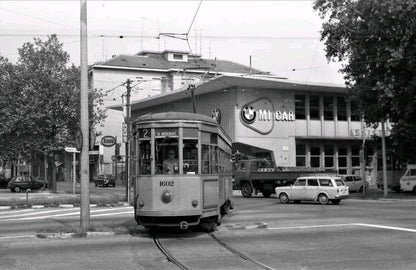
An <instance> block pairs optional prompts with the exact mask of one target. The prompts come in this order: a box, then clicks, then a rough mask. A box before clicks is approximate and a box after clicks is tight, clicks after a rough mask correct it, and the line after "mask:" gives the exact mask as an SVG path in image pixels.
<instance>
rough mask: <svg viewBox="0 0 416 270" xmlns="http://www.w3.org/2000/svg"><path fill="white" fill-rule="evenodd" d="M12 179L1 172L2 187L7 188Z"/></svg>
mask: <svg viewBox="0 0 416 270" xmlns="http://www.w3.org/2000/svg"><path fill="white" fill-rule="evenodd" d="M9 180H10V179H6V177H4V176H3V175H1V174H0V187H2V188H7V184H8V183H9Z"/></svg>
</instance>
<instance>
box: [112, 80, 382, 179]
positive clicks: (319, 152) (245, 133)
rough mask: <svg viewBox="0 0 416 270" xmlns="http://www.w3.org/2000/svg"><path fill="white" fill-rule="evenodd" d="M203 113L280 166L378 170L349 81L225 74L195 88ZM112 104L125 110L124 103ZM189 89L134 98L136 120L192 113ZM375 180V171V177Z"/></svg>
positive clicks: (249, 152) (249, 151)
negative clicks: (349, 97)
mask: <svg viewBox="0 0 416 270" xmlns="http://www.w3.org/2000/svg"><path fill="white" fill-rule="evenodd" d="M194 93H195V103H196V106H195V107H196V108H197V113H200V114H204V115H208V116H211V117H214V118H215V119H217V121H218V122H219V123H220V124H221V126H222V127H223V128H224V130H225V131H226V132H227V133H228V134H229V136H230V137H231V138H232V141H233V151H234V152H235V151H239V152H241V153H243V154H244V155H246V156H249V157H256V158H268V159H270V160H272V161H274V163H275V164H276V165H277V166H284V167H312V168H313V167H316V168H318V167H319V168H327V169H335V170H337V171H338V173H339V174H351V173H357V171H359V170H360V150H361V148H362V146H363V144H364V146H365V149H366V157H365V158H366V166H367V167H366V169H367V171H368V173H369V174H373V175H374V173H375V172H373V170H372V168H373V167H374V166H375V164H374V163H375V162H376V155H375V153H376V151H377V148H376V146H375V144H374V141H373V135H377V134H379V133H380V131H379V130H374V129H368V128H366V127H365V126H364V125H363V122H362V121H361V118H360V116H357V115H355V114H354V104H351V103H350V102H348V101H347V99H346V94H347V89H346V88H345V86H343V85H323V84H304V83H299V82H294V81H290V80H286V79H276V78H271V77H267V76H253V75H251V76H232V75H222V76H218V77H215V78H212V79H210V80H208V81H206V82H204V83H202V84H201V85H199V86H197V87H196V88H195V89H194ZM111 108H112V109H116V110H121V107H120V106H112V107H111ZM192 110H193V106H192V99H191V92H190V90H189V89H187V90H182V91H178V92H173V93H165V94H161V95H158V96H153V97H149V98H146V99H143V100H140V101H135V102H132V119H133V121H134V119H135V118H136V117H138V116H140V115H143V114H147V113H156V112H167V111H182V112H192ZM374 179H375V176H374Z"/></svg>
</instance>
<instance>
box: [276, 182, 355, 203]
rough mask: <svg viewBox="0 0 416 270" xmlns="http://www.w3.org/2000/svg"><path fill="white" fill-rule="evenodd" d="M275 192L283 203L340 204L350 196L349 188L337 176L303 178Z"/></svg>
mask: <svg viewBox="0 0 416 270" xmlns="http://www.w3.org/2000/svg"><path fill="white" fill-rule="evenodd" d="M275 191H276V195H277V197H278V198H279V200H280V202H281V203H288V202H289V201H294V202H295V203H299V202H301V201H318V202H319V203H321V204H328V203H329V202H332V203H333V204H339V203H340V202H341V200H342V199H345V198H348V196H349V190H348V186H346V185H345V183H344V181H342V179H341V178H340V177H337V176H317V175H316V176H302V177H299V178H297V179H296V181H295V183H294V184H293V185H291V186H286V187H277V188H275Z"/></svg>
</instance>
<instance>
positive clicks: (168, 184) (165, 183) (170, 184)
mask: <svg viewBox="0 0 416 270" xmlns="http://www.w3.org/2000/svg"><path fill="white" fill-rule="evenodd" d="M159 185H160V186H161V187H173V186H174V181H160V182H159Z"/></svg>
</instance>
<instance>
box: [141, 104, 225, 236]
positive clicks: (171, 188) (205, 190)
mask: <svg viewBox="0 0 416 270" xmlns="http://www.w3.org/2000/svg"><path fill="white" fill-rule="evenodd" d="M133 132H134V145H135V146H134V153H133V154H134V156H135V157H136V158H135V160H136V162H135V165H136V166H135V170H136V172H135V174H136V179H135V186H134V193H135V195H134V215H135V220H136V221H137V223H138V224H141V225H143V226H145V227H147V228H152V227H168V226H170V227H179V228H181V229H182V230H186V229H188V227H189V226H194V225H199V224H201V225H204V224H214V225H213V226H215V225H219V224H220V220H221V217H222V216H223V215H224V214H225V213H226V212H227V211H228V210H229V209H230V208H231V200H230V199H231V196H232V164H231V140H230V138H229V137H228V135H227V134H226V133H225V132H224V130H223V129H222V128H221V126H220V125H219V124H218V123H217V122H216V121H215V120H214V119H212V118H210V117H208V116H204V115H199V114H192V113H184V112H166V113H155V114H147V115H144V116H141V117H138V118H137V119H136V120H135V121H134V122H133Z"/></svg>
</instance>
